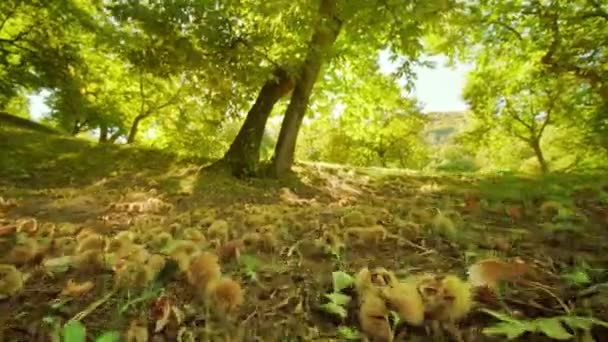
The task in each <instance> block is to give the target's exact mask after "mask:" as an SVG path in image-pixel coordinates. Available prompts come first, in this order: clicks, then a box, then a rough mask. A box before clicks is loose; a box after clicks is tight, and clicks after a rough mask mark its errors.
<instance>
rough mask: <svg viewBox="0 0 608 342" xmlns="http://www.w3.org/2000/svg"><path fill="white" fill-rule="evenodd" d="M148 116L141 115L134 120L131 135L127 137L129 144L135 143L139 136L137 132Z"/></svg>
mask: <svg viewBox="0 0 608 342" xmlns="http://www.w3.org/2000/svg"><path fill="white" fill-rule="evenodd" d="M147 116H148V115H145V114H139V115H137V116H136V117H135V120H133V124H132V125H131V129H130V130H129V135H128V136H127V144H132V143H134V142H135V137H136V136H137V130H138V129H139V123H140V122H141V120H143V119H145V118H146V117H147Z"/></svg>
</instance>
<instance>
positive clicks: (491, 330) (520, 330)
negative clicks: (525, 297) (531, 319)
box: [481, 322, 534, 340]
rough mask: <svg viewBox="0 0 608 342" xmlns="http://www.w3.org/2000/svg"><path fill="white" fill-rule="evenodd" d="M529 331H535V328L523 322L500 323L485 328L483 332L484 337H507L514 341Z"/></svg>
mask: <svg viewBox="0 0 608 342" xmlns="http://www.w3.org/2000/svg"><path fill="white" fill-rule="evenodd" d="M528 331H534V327H533V326H530V325H529V324H525V323H523V322H500V323H497V324H495V325H493V326H490V327H487V328H484V329H483V330H482V331H481V332H482V333H483V334H484V335H505V336H506V337H507V339H509V340H512V339H514V338H517V337H519V336H520V335H522V334H524V333H526V332H528Z"/></svg>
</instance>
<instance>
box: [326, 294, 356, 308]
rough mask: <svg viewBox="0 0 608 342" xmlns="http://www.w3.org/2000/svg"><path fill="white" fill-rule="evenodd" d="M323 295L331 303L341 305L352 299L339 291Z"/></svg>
mask: <svg viewBox="0 0 608 342" xmlns="http://www.w3.org/2000/svg"><path fill="white" fill-rule="evenodd" d="M325 297H327V298H328V299H329V300H331V301H332V302H333V303H336V304H338V305H341V306H344V305H348V303H350V301H351V299H352V298H350V296H347V295H345V294H342V293H339V292H334V293H326V294H325Z"/></svg>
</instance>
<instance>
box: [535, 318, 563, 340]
mask: <svg viewBox="0 0 608 342" xmlns="http://www.w3.org/2000/svg"><path fill="white" fill-rule="evenodd" d="M534 324H535V325H536V327H537V328H538V330H539V331H541V332H542V333H544V334H545V335H547V336H549V337H551V338H553V339H556V340H568V339H570V338H572V335H571V334H570V333H569V332H568V331H567V330H566V329H565V328H564V326H563V325H562V323H561V322H560V321H559V319H558V318H556V317H552V318H540V319H537V320H534Z"/></svg>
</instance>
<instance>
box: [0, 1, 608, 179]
mask: <svg viewBox="0 0 608 342" xmlns="http://www.w3.org/2000/svg"><path fill="white" fill-rule="evenodd" d="M0 7H1V8H0V9H1V11H0V12H1V13H2V15H1V18H0V24H1V26H0V61H1V64H0V78H1V80H2V82H1V84H2V85H1V88H0V110H3V111H6V112H9V113H11V114H14V115H19V116H26V117H27V116H28V114H27V110H24V103H25V102H24V101H26V99H27V96H29V95H31V94H37V93H40V92H41V91H43V90H44V91H46V92H48V93H49V94H50V95H49V96H48V97H47V98H46V104H47V105H48V106H49V107H50V109H51V112H50V114H49V116H48V117H45V118H44V119H43V121H44V122H46V123H47V124H50V125H52V126H54V127H56V128H58V129H60V130H62V131H64V132H65V133H66V134H72V135H80V134H82V135H88V136H91V137H95V139H97V140H98V141H99V142H100V143H127V144H140V145H150V146H155V147H158V148H164V149H168V150H172V151H174V152H176V153H178V154H181V155H184V156H188V157H196V158H202V159H203V160H216V162H215V163H214V164H213V165H215V166H222V167H225V166H227V167H228V168H229V169H230V170H231V171H232V172H233V173H234V174H235V175H256V174H257V175H260V174H273V175H282V174H284V173H285V172H286V171H288V170H289V169H290V168H291V165H292V164H293V162H294V160H295V158H296V157H297V158H298V159H303V160H313V161H317V160H318V161H329V162H337V163H347V164H355V165H361V166H370V165H375V166H392V167H402V168H403V167H405V168H416V169H422V168H435V167H437V165H440V164H441V165H448V164H449V163H450V162H449V161H447V160H446V161H441V160H438V158H439V159H441V158H447V159H451V158H457V159H458V158H464V159H468V160H469V161H470V163H473V164H476V166H475V167H472V169H478V168H486V167H492V166H491V165H489V164H492V163H498V161H497V160H494V161H493V162H492V161H490V160H488V159H486V158H484V157H483V156H484V155H486V156H488V155H494V156H496V155H498V154H497V153H492V152H491V151H494V152H497V151H500V153H503V154H504V153H509V152H507V150H505V148H508V147H515V146H527V147H526V148H522V149H519V150H518V152H517V155H518V157H514V158H515V159H513V160H512V162H510V163H508V164H509V167H510V168H512V167H517V168H519V167H520V166H521V165H523V163H524V162H526V161H527V160H528V159H530V158H532V159H535V160H536V163H537V164H538V170H540V171H543V172H549V171H552V170H560V169H561V170H566V169H571V168H576V167H578V165H589V164H588V163H589V162H590V160H593V162H592V164H594V165H596V164H597V163H599V164H602V163H603V162H602V160H605V159H606V158H607V157H608V138H607V137H608V86H607V82H605V81H604V80H605V79H608V73H607V72H608V71H607V69H606V65H607V63H608V60H607V59H606V58H607V57H606V56H607V53H606V49H607V46H608V25H607V23H608V14H607V13H608V8H607V7H606V5H605V4H603V3H601V2H599V1H597V0H577V1H558V0H552V1H536V0H531V1H521V0H517V1H516V0H509V1H505V0H476V1H467V2H462V1H456V0H433V1H424V2H412V1H403V0H390V1H386V0H383V1H344V0H318V1H313V2H310V1H279V0H277V1H270V2H257V1H222V2H217V1H193V0H180V1H171V2H156V1H151V2H134V1H126V0H125V1H121V0H113V1H104V2H99V1H88V0H70V1H64V2H61V3H51V2H44V1H35V0H31V1H5V2H3V3H2V5H0ZM381 52H382V53H386V54H388V56H389V59H390V62H391V63H392V64H393V69H392V71H391V72H390V73H388V74H387V73H386V72H384V73H383V72H381V68H380V65H379V62H378V56H379V54H380V53H381ZM432 54H444V55H447V56H449V57H451V60H452V62H456V61H466V62H470V63H473V64H474V66H475V69H474V70H473V71H472V72H471V73H470V74H469V75H468V78H467V84H466V86H465V89H464V90H463V96H464V98H465V100H466V101H467V103H468V105H469V108H470V110H469V111H468V112H467V113H466V114H465V115H464V116H461V117H462V118H466V120H464V119H463V121H462V123H463V125H459V127H458V129H456V130H450V132H452V133H453V134H452V133H450V134H452V138H450V139H448V140H447V142H442V143H441V144H437V143H434V142H433V141H432V139H431V140H430V139H429V138H428V136H429V131H433V130H434V128H433V125H434V122H435V120H429V113H423V112H422V106H421V105H420V104H419V103H418V100H417V99H416V98H415V96H413V95H412V92H411V89H412V85H413V83H414V80H415V78H416V73H415V70H416V67H419V66H427V67H432V65H431V63H429V62H428V60H427V56H429V55H432ZM445 121H446V122H449V121H450V119H447V117H446V119H445ZM464 123H466V124H464ZM300 131H302V133H301V134H299V133H300ZM454 132H455V133H454ZM564 136H570V137H573V139H572V140H571V144H575V145H576V151H577V153H576V155H575V156H574V157H572V158H570V157H567V156H572V154H571V153H565V150H564V149H567V147H565V146H564V144H563V143H562V142H561V140H560V139H561V138H560V137H564ZM442 141H443V140H442ZM473 141H475V142H478V143H477V144H471V142H473ZM499 141H502V143H499ZM479 142H481V143H479ZM509 142H511V143H509ZM446 143H447V144H448V145H449V146H447V145H445V144H446ZM474 145H476V146H474ZM560 146H561V147H560ZM595 148H597V150H596V149H595ZM271 151H274V152H271ZM450 151H451V152H450ZM484 151H485V152H484ZM601 151H604V152H601ZM464 159H463V160H464ZM517 160H519V162H517ZM446 163H447V164H446ZM467 163H469V162H467ZM499 164H500V163H499ZM516 164H517V165H519V166H517V165H516ZM520 164H521V165H520ZM554 164H555V165H554ZM265 171H269V173H268V172H265Z"/></svg>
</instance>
